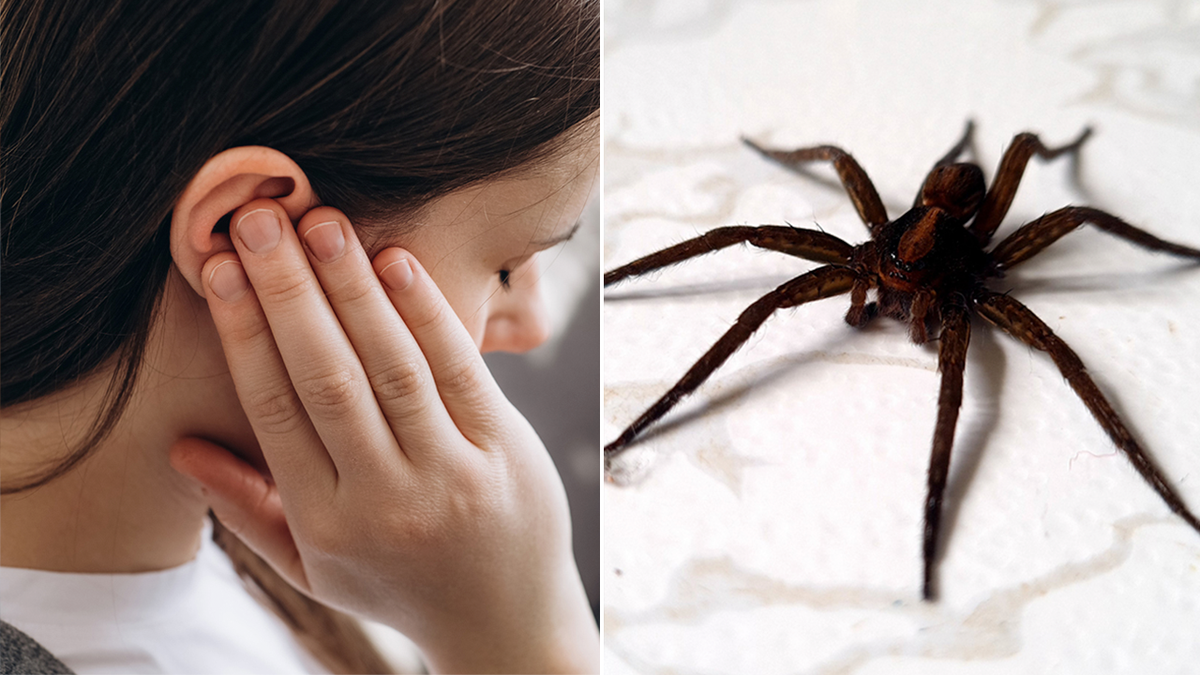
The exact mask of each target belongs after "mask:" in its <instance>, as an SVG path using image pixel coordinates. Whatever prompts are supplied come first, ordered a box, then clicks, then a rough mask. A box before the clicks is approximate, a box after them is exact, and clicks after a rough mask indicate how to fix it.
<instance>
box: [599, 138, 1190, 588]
mask: <svg viewBox="0 0 1200 675" xmlns="http://www.w3.org/2000/svg"><path fill="white" fill-rule="evenodd" d="M973 130H974V125H973V124H972V123H971V122H968V123H967V127H966V131H965V132H964V133H963V137H962V138H961V139H960V140H959V142H958V143H957V144H956V145H955V146H954V147H953V148H951V149H950V151H949V152H948V153H946V155H945V156H944V157H942V158H941V159H940V160H938V162H937V163H936V164H935V165H934V167H933V169H932V170H931V171H930V172H929V175H928V176H926V178H925V183H924V185H923V186H922V187H921V191H920V193H919V194H918V195H917V199H916V201H915V203H914V204H913V208H912V209H911V210H909V211H908V212H907V213H905V214H904V215H902V216H900V217H899V218H897V219H895V220H890V221H889V220H888V217H887V212H886V211H885V210H884V207H883V202H882V201H881V200H880V199H879V193H878V192H877V191H876V190H875V186H874V185H873V184H872V183H871V179H870V178H868V177H867V174H866V172H864V171H863V169H862V167H860V166H859V165H858V162H856V161H854V158H853V157H851V156H850V155H849V154H848V153H846V152H845V151H843V150H842V149H840V148H837V147H834V146H831V145H820V146H816V147H811V148H802V149H799V150H792V151H785V150H775V149H770V148H763V147H760V146H758V145H756V144H754V143H753V142H751V141H749V140H745V139H743V140H745V143H746V144H747V145H749V146H750V147H751V148H753V149H755V150H757V151H758V152H760V153H761V154H762V155H764V156H765V157H767V158H769V159H771V160H774V161H776V162H778V163H780V164H782V165H783V166H785V167H788V168H790V169H793V170H797V169H799V168H800V167H801V166H802V165H804V164H805V163H807V162H815V161H826V162H832V163H833V167H834V169H835V170H836V171H837V174H838V177H839V178H840V179H841V182H842V185H843V186H844V187H845V189H846V192H848V193H849V195H850V199H851V201H853V202H854V208H855V209H856V210H857V211H858V215H859V217H861V218H862V220H863V222H864V223H865V224H866V225H867V229H868V230H869V231H870V234H871V239H870V240H869V241H867V242H865V243H863V244H859V245H858V246H851V245H850V244H848V243H846V242H845V241H842V240H841V239H839V238H837V237H835V236H833V235H831V234H827V233H825V232H821V231H817V230H807V229H799V228H795V227H784V226H775V225H763V226H759V227H750V226H736V227H720V228H717V229H715V230H712V231H710V232H707V233H705V234H704V235H701V236H700V237H697V238H695V239H690V240H688V241H685V242H683V243H681V244H677V245H675V246H672V247H670V248H667V249H664V250H662V251H659V252H657V253H652V254H650V255H648V256H645V257H644V258H639V259H638V260H635V261H633V262H631V263H629V264H627V265H622V266H621V267H618V268H617V269H615V270H612V271H610V272H608V273H606V274H605V275H604V285H605V286H608V285H610V284H614V283H617V282H619V281H622V280H624V279H627V278H629V277H632V276H637V275H640V274H645V273H647V272H650V271H652V270H656V269H660V268H662V267H665V266H667V265H672V264H675V263H678V262H681V261H683V260H687V259H689V258H692V257H695V256H698V255H701V254H704V253H709V252H711V251H716V250H718V249H721V248H725V247H728V246H732V245H734V244H743V243H746V244H752V245H754V246H758V247H760V248H764V249H769V250H772V251H780V252H782V253H787V254H789V255H793V256H796V257H799V258H804V259H806V260H812V261H816V262H822V263H828V264H827V265H825V266H824V267H819V268H817V269H815V270H813V271H811V272H808V273H806V274H802V275H800V276H798V277H796V278H794V279H792V280H790V281H788V282H786V283H784V284H782V285H780V286H779V287H778V288H776V289H775V290H773V291H771V292H770V293H767V294H766V295H764V296H763V297H761V298H759V299H758V300H757V301H755V302H754V304H752V305H750V306H749V307H748V308H746V310H745V311H743V312H742V313H741V315H740V316H739V317H738V320H737V323H736V324H734V326H733V327H732V328H730V329H729V330H728V331H727V332H726V333H725V334H724V335H722V336H721V339H720V340H718V341H717V343H716V344H715V345H713V346H712V347H711V348H710V349H709V350H708V352H706V353H705V354H704V356H702V357H700V360H698V361H697V362H696V363H695V365H693V366H692V367H691V368H690V369H689V370H688V372H687V373H686V374H685V375H684V376H683V377H682V378H681V379H680V380H679V382H677V383H676V384H675V386H674V387H672V388H671V390H670V391H668V392H667V393H666V394H664V395H663V396H662V398H660V399H658V401H656V402H655V403H654V405H652V406H650V408H649V409H648V410H646V412H644V413H642V415H641V416H640V417H638V418H637V420H636V421H634V422H633V424H630V425H629V427H628V428H626V429H625V431H623V432H621V435H620V436H619V437H617V439H616V440H615V441H613V442H612V443H609V444H608V445H607V446H605V448H604V457H605V463H606V465H608V466H611V461H612V459H613V458H615V457H616V456H617V455H619V454H620V453H621V452H623V451H624V450H625V448H626V447H628V446H629V444H630V443H632V442H633V441H634V440H635V439H636V438H637V437H638V435H639V434H640V433H641V432H642V431H643V430H644V429H645V428H646V427H647V426H649V425H650V424H652V423H653V422H654V421H655V420H657V419H659V418H660V417H662V416H663V415H664V414H666V413H667V411H669V410H670V409H671V408H672V407H674V406H675V404H676V403H678V402H679V401H680V399H682V398H683V397H684V396H686V395H688V394H689V393H691V392H692V391H694V390H695V389H696V388H697V387H698V386H700V385H701V384H702V383H703V382H704V381H705V380H706V379H708V377H709V375H711V374H712V373H713V371H715V370H716V369H717V368H718V367H720V366H721V364H722V363H724V362H725V360H726V359H728V358H729V356H730V355H731V354H732V353H733V352H734V351H736V350H737V349H738V348H739V347H740V346H741V345H742V344H743V343H744V342H746V340H747V339H748V338H749V337H750V335H751V334H752V333H754V331H755V330H757V329H758V327H759V326H761V325H762V324H763V322H764V321H766V320H767V318H768V317H769V316H771V314H773V313H774V312H775V310H777V309H780V308H783V307H795V306H797V305H800V304H803V303H806V302H810V301H813V300H819V299H821V298H828V297H832V296H835V295H841V294H843V293H847V292H849V293H850V309H849V311H847V312H846V322H847V323H849V324H850V325H851V326H855V327H861V326H864V325H866V323H867V322H869V321H870V320H871V319H873V318H874V317H876V316H878V315H882V316H886V317H890V318H893V319H896V320H898V321H904V322H907V323H908V326H909V335H910V337H911V338H912V340H913V342H915V343H917V344H922V343H924V342H926V341H928V340H929V339H930V337H931V335H934V336H936V337H937V339H938V341H939V344H938V370H939V371H940V372H941V374H942V381H941V390H940V392H939V394H938V414H937V423H936V425H935V427H934V432H933V453H932V457H931V458H930V461H929V480H928V491H927V495H926V499H925V527H924V533H923V548H922V556H923V562H924V576H923V583H922V587H921V594H922V597H923V598H924V599H926V600H929V599H931V598H932V596H933V584H932V579H933V564H934V553H935V552H936V548H937V540H938V523H939V520H940V518H941V511H942V495H943V492H944V491H945V488H946V477H947V473H948V470H949V467H950V450H951V446H952V442H953V439H954V428H955V425H956V423H957V421H958V411H959V407H960V406H961V404H962V389H963V368H964V366H965V360H966V354H967V343H968V341H969V339H970V333H971V330H970V322H969V316H970V314H971V313H972V312H977V313H978V314H979V315H981V316H982V317H983V318H984V319H986V320H987V321H988V322H990V323H992V324H993V325H995V326H997V327H999V328H1000V329H1001V330H1003V331H1005V332H1007V333H1008V334H1009V335H1011V336H1013V337H1015V338H1016V339H1018V340H1020V341H1021V342H1024V343H1025V344H1027V345H1029V346H1030V347H1033V348H1034V349H1039V350H1041V351H1044V352H1046V353H1047V354H1049V355H1050V358H1051V359H1052V360H1053V361H1054V364H1055V365H1056V366H1058V369H1059V371H1061V372H1062V375H1063V377H1064V378H1066V380H1067V383H1068V384H1070V385H1071V388H1072V389H1074V390H1075V393H1076V394H1077V395H1078V396H1079V398H1080V399H1082V400H1083V403H1084V405H1086V406H1087V408H1088V410H1090V411H1091V413H1092V415H1093V416H1094V417H1095V418H1096V421H1097V422H1099V423H1100V426H1101V427H1103V428H1104V431H1105V432H1106V433H1107V434H1108V436H1109V438H1111V439H1112V440H1113V442H1114V443H1115V444H1116V445H1117V447H1118V448H1120V449H1121V450H1122V451H1124V453H1125V455H1126V456H1127V457H1128V458H1129V460H1130V461H1131V462H1133V466H1134V468H1135V469H1137V471H1138V473H1140V474H1141V475H1142V477H1143V478H1145V479H1146V481H1147V482H1148V483H1150V486H1151V487H1152V488H1154V490H1155V491H1156V492H1157V493H1158V494H1159V496H1160V497H1162V499H1163V500H1164V501H1165V502H1166V503H1167V506H1169V507H1170V508H1171V510H1172V511H1174V512H1175V513H1176V514H1178V515H1179V516H1180V517H1181V518H1183V519H1184V520H1185V521H1186V522H1187V523H1188V524H1189V525H1191V526H1192V527H1193V528H1194V529H1196V530H1197V531H1200V520H1198V519H1197V518H1196V516H1195V515H1194V514H1193V513H1192V512H1191V511H1189V510H1188V508H1187V507H1186V506H1185V505H1184V503H1183V501H1182V500H1181V499H1180V498H1179V495H1178V494H1176V492H1175V491H1174V490H1173V489H1172V488H1171V486H1170V485H1169V484H1168V483H1167V480H1166V478H1165V477H1164V476H1163V475H1162V472H1161V471H1159V469H1158V468H1157V467H1156V466H1155V465H1154V463H1153V462H1151V461H1150V458H1149V457H1148V456H1147V455H1146V452H1145V451H1144V450H1142V448H1141V446H1140V445H1139V444H1138V442H1137V441H1136V440H1135V439H1134V437H1133V434H1131V433H1130V432H1129V429H1127V428H1126V427H1125V424H1124V423H1123V422H1122V421H1121V419H1120V418H1119V417H1118V416H1117V413H1116V412H1114V411H1113V409H1112V406H1110V405H1109V403H1108V401H1107V400H1106V399H1105V398H1104V395H1103V394H1102V393H1100V389H1099V388H1097V387H1096V384H1095V382H1093V381H1092V378H1091V377H1090V376H1089V375H1088V373H1087V370H1086V369H1085V368H1084V365H1083V362H1082V361H1080V360H1079V357H1078V356H1076V355H1075V352H1074V351H1072V350H1071V348H1070V347H1068V346H1067V344H1066V343H1065V342H1063V341H1062V340H1061V339H1060V338H1059V337H1058V336H1056V335H1055V334H1054V332H1053V331H1051V330H1050V328H1049V327H1048V326H1046V324H1045V323H1043V322H1042V320H1041V319H1039V318H1038V317H1037V316H1036V315H1034V314H1033V312H1031V311H1029V309H1028V308H1026V307H1025V306H1024V305H1022V304H1021V303H1019V302H1017V301H1016V300H1014V299H1013V298H1011V297H1009V296H1007V295H1005V294H1003V293H997V292H994V291H992V290H989V289H988V287H987V285H986V282H987V280H988V279H990V278H996V277H1001V276H1003V275H1004V272H1005V271H1006V270H1008V269H1011V268H1012V267H1014V266H1015V265H1017V264H1018V263H1021V262H1023V261H1025V260H1027V259H1029V258H1031V257H1033V256H1034V255H1037V254H1038V253H1039V252H1041V251H1042V250H1043V249H1045V248H1046V247H1047V246H1049V245H1050V244H1052V243H1054V242H1055V241H1057V240H1058V239H1059V238H1060V237H1062V236H1063V235H1065V234H1067V233H1068V232H1070V231H1071V230H1074V229H1075V228H1077V227H1079V226H1080V225H1083V224H1085V223H1091V224H1093V225H1095V226H1096V227H1099V228H1100V229H1102V230H1104V231H1106V232H1108V233H1110V234H1113V235H1115V236H1117V237H1121V238H1123V239H1126V240H1128V241H1130V242H1132V243H1134V244H1137V245H1139V246H1142V247H1144V248H1147V249H1150V250H1152V251H1162V252H1165V253H1170V254H1173V255H1178V256H1183V257H1186V258H1192V259H1194V260H1197V261H1200V250H1197V249H1194V248H1190V247H1187V246H1181V245H1179V244H1173V243H1171V242H1168V241H1163V240H1162V239H1159V238H1158V237H1155V236H1154V235H1151V234H1149V233H1148V232H1145V231H1143V230H1141V229H1138V228H1136V227H1133V226H1132V225H1130V224H1128V223H1126V222H1125V221H1123V220H1121V219H1120V218H1117V217H1116V216H1113V215H1111V214H1109V213H1105V212H1104V211H1099V210H1097V209H1093V208H1088V207H1080V206H1068V207H1065V208H1061V209H1059V210H1057V211H1053V212H1051V213H1048V214H1046V215H1044V216H1042V217H1041V218H1038V219H1036V220H1033V221H1031V222H1029V223H1026V224H1025V225H1023V226H1021V227H1020V228H1018V229H1017V231H1016V232H1014V233H1013V234H1011V235H1010V236H1009V237H1008V238H1006V239H1004V240H1003V241H1001V242H1000V243H999V244H998V245H996V246H995V247H994V248H992V249H991V250H986V249H985V247H986V246H987V244H988V243H989V241H990V240H991V238H992V234H993V233H994V232H995V231H996V228H997V227H998V226H999V225H1000V221H1001V220H1002V219H1003V218H1004V216H1005V214H1006V213H1007V212H1008V208H1009V206H1010V205H1011V204H1012V201H1013V196H1014V195H1015V194H1016V191H1017V185H1018V184H1019V183H1020V181H1021V175H1022V174H1023V173H1024V172H1025V166H1026V164H1028V162H1029V160H1030V158H1031V157H1032V156H1033V155H1035V154H1036V155H1038V156H1039V157H1041V158H1042V159H1046V160H1048V159H1053V158H1055V157H1058V156H1060V155H1063V154H1066V153H1072V154H1075V155H1077V153H1078V150H1079V147H1080V146H1081V145H1082V144H1083V142H1084V141H1085V140H1086V139H1087V138H1088V136H1089V135H1090V134H1091V129H1084V130H1083V133H1081V134H1080V135H1079V137H1078V138H1076V139H1075V140H1074V141H1072V142H1071V143H1069V144H1067V145H1064V146H1061V147H1058V148H1047V147H1046V146H1044V145H1043V144H1042V142H1041V141H1040V140H1039V139H1038V137H1037V136H1036V135H1034V134H1032V133H1023V134H1018V135H1017V136H1016V137H1015V138H1014V139H1013V142H1012V144H1011V145H1010V146H1009V147H1008V150H1007V151H1005V153H1004V157H1003V158H1002V159H1001V160H1000V168H999V169H998V170H997V174H996V179H995V181H994V182H993V183H992V187H991V189H990V190H986V192H985V184H984V178H983V171H982V170H980V168H979V167H978V166H977V165H975V164H969V163H958V162H956V160H957V159H958V157H959V155H961V154H962V153H963V152H964V150H966V148H967V147H968V146H969V145H970V143H971V135H972V132H973ZM972 218H974V220H973V221H972ZM871 290H874V291H875V298H876V299H875V301H874V302H870V303H868V302H867V295H868V292H869V291H871Z"/></svg>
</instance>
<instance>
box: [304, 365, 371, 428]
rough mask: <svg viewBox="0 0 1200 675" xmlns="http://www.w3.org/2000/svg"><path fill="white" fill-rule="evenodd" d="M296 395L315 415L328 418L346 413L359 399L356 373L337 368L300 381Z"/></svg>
mask: <svg viewBox="0 0 1200 675" xmlns="http://www.w3.org/2000/svg"><path fill="white" fill-rule="evenodd" d="M295 385H296V393H297V394H298V395H299V396H300V400H301V401H303V402H304V404H305V406H307V407H308V408H309V410H311V411H312V413H313V414H314V415H318V416H323V417H328V416H337V415H340V414H342V413H345V412H346V411H347V410H348V409H349V408H351V407H353V406H354V404H355V403H357V402H358V399H359V387H358V381H357V378H356V377H355V376H354V373H352V372H350V371H348V370H346V369H344V368H337V369H334V370H329V371H325V372H321V373H318V374H316V375H312V376H309V377H305V378H301V379H298V380H297V381H296V383H295Z"/></svg>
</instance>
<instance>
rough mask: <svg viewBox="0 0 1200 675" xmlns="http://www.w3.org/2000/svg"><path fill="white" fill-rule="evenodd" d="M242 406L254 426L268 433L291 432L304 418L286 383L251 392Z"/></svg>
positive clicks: (298, 402)
mask: <svg viewBox="0 0 1200 675" xmlns="http://www.w3.org/2000/svg"><path fill="white" fill-rule="evenodd" d="M242 407H243V408H245V410H246V415H247V416H248V417H249V418H250V419H251V420H252V421H253V422H254V423H255V426H257V427H258V428H259V429H261V430H262V431H264V432H266V433H269V434H285V433H288V432H291V431H293V430H295V429H296V428H297V427H299V426H300V424H301V423H302V422H303V420H304V408H303V406H301V405H300V400H299V399H298V398H297V397H296V392H295V391H293V390H292V388H291V386H290V385H287V384H285V385H282V386H275V387H270V388H267V389H260V390H257V391H255V392H252V393H251V394H249V395H248V396H246V397H245V400H244V401H243V402H242Z"/></svg>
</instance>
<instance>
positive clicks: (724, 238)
mask: <svg viewBox="0 0 1200 675" xmlns="http://www.w3.org/2000/svg"><path fill="white" fill-rule="evenodd" d="M734 244H751V245H754V246H757V247H759V248H764V249H768V250H771V251H779V252H780V253H786V254H788V255H793V256H796V257H797V258H804V259H805V260H812V261H814V262H823V263H833V264H842V265H844V264H846V263H849V262H850V254H851V253H852V252H853V251H854V247H853V246H851V245H850V244H847V243H846V242H844V241H842V240H841V239H839V238H837V237H835V236H833V235H832V234H827V233H825V232H821V231H820V230H807V229H800V228H796V227H787V226H783V225H760V226H758V227H752V226H749V225H735V226H731V227H718V228H717V229H715V230H710V231H708V232H705V233H704V234H702V235H700V236H699V237H696V238H695V239H688V240H687V241H685V242H682V243H679V244H676V245H674V246H671V247H670V248H665V249H663V250H661V251H657V252H655V253H651V254H650V255H647V256H644V257H641V258H638V259H637V260H634V261H633V262H631V263H626V264H624V265H622V266H620V267H618V268H616V269H614V270H610V271H608V272H605V273H604V285H605V286H611V285H612V284H615V283H617V282H618V281H622V280H624V279H627V278H629V277H633V276H638V275H641V274H646V273H647V272H652V271H654V270H657V269H661V268H663V267H667V266H668V265H674V264H675V263H679V262H683V261H684V260H687V259H689V258H694V257H696V256H700V255H704V254H705V253H711V252H713V251H719V250H720V249H723V248H726V247H728V246H733V245H734Z"/></svg>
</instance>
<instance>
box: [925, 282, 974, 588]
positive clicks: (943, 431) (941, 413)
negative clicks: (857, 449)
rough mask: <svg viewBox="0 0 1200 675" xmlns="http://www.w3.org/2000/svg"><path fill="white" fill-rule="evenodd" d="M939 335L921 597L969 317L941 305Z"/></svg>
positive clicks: (937, 523) (946, 471)
mask: <svg viewBox="0 0 1200 675" xmlns="http://www.w3.org/2000/svg"><path fill="white" fill-rule="evenodd" d="M943 314H944V316H943V322H942V336H941V338H940V339H939V341H938V370H939V371H940V372H941V373H942V384H941V390H940V391H939V392H938V414H937V424H936V425H935V426H934V429H933V450H932V452H931V453H930V456H929V482H928V487H927V490H926V493H925V529H924V533H923V539H922V546H921V555H922V560H923V561H924V575H923V576H922V583H921V597H923V598H924V599H926V600H930V599H932V598H933V565H934V560H935V559H936V557H937V545H938V531H939V528H940V527H941V522H942V497H943V496H944V495H945V493H946V478H947V476H949V475H950V451H951V449H953V447H954V429H955V427H956V426H957V425H958V412H959V410H960V409H961V408H962V397H963V370H964V369H966V366H967V344H968V343H969V342H970V341H971V321H970V316H969V315H968V314H967V312H966V310H965V309H963V308H962V307H959V306H958V305H949V306H947V307H946V308H944V309H943Z"/></svg>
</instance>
